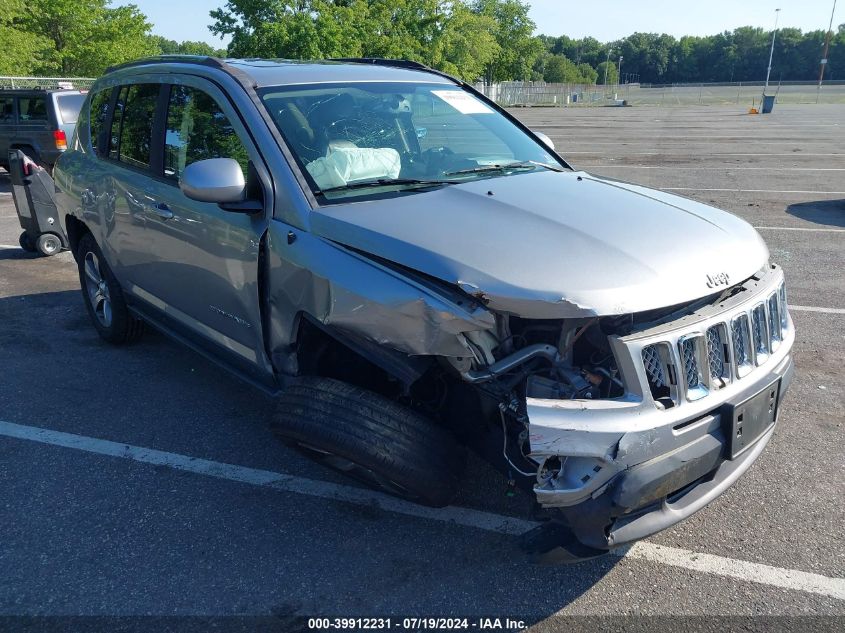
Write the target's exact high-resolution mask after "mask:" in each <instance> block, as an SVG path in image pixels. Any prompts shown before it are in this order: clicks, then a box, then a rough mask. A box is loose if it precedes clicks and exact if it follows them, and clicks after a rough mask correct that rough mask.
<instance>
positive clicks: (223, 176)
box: [179, 158, 246, 204]
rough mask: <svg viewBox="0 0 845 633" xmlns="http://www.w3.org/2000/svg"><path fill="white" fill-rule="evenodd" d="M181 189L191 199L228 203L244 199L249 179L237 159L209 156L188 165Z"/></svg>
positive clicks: (180, 185)
mask: <svg viewBox="0 0 845 633" xmlns="http://www.w3.org/2000/svg"><path fill="white" fill-rule="evenodd" d="M179 188H180V189H181V190H182V193H184V194H185V195H186V196H188V197H189V198H191V199H192V200H198V201H199V202H216V203H217V204H225V203H231V202H241V201H243V199H244V197H245V195H246V180H245V179H244V172H243V170H242V169H241V166H240V165H239V164H238V161H236V160H234V159H232V158H208V159H206V160H200V161H197V162H195V163H191V164H190V165H188V166H187V167H185V170H184V171H183V172H182V178H181V179H180V180H179Z"/></svg>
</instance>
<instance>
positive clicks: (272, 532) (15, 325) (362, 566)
mask: <svg viewBox="0 0 845 633" xmlns="http://www.w3.org/2000/svg"><path fill="white" fill-rule="evenodd" d="M3 254H4V253H3V252H0V256H2V255H3ZM11 254H12V253H9V255H11ZM15 255H16V256H17V258H18V259H21V260H23V259H25V258H28V257H29V255H26V254H24V253H23V252H22V251H21V252H19V253H15ZM27 267H32V264H31V263H29V262H24V261H21V262H20V264H19V265H18V266H16V268H27ZM32 272H33V273H34V272H35V271H32ZM21 274H22V275H26V274H29V273H25V272H24V271H22V272H21ZM22 279H25V276H22ZM64 283H67V281H65V282H64ZM65 287H67V285H66V286H65ZM21 290H23V288H21ZM0 323H3V327H2V328H0V366H2V367H3V373H4V379H3V380H2V381H0V420H7V421H11V422H16V423H19V424H27V425H33V426H43V427H46V428H51V429H55V430H60V431H65V432H70V433H76V434H79V435H83V436H89V437H95V438H101V439H110V440H112V441H120V442H125V443H127V444H134V445H138V446H145V447H148V448H155V449H159V450H165V451H170V452H174V453H180V454H186V455H192V456H197V457H203V458H206V459H212V460H215V461H220V462H224V463H232V464H238V465H242V466H248V467H253V468H262V469H268V470H273V471H274V472H282V473H288V474H291V475H295V476H299V477H306V478H309V479H320V480H323V479H325V480H327V481H337V482H338V483H343V484H345V485H354V484H351V483H350V482H349V481H348V480H346V479H342V478H334V477H335V476H334V475H333V474H331V473H329V472H328V471H324V470H322V469H319V468H317V467H315V466H313V465H312V464H311V462H308V461H305V460H303V459H301V458H299V457H298V456H297V455H295V454H293V453H292V452H291V451H289V450H288V449H287V448H285V447H284V446H282V445H281V444H280V443H277V442H275V441H274V439H273V438H272V437H271V435H270V433H269V431H268V430H267V419H266V418H267V415H266V411H267V410H269V409H270V407H271V406H272V404H273V403H272V400H271V399H269V398H267V397H264V396H262V395H261V394H260V393H258V392H256V391H254V390H252V389H250V388H249V387H245V386H243V385H241V384H240V383H239V382H238V381H237V380H235V379H233V378H231V377H230V376H229V375H228V374H226V373H225V372H223V371H222V370H220V369H218V368H217V367H215V366H214V365H212V364H210V363H208V362H207V361H205V360H204V359H202V358H200V357H198V356H197V355H196V354H194V353H193V352H190V351H189V350H186V349H183V348H182V347H181V346H179V345H178V344H176V343H173V342H170V341H169V340H167V339H166V338H165V337H163V336H162V335H160V334H157V333H155V332H151V333H150V334H149V335H147V336H145V337H144V338H143V339H142V340H141V341H140V342H139V343H137V344H133V345H132V346H130V347H128V348H127V347H121V348H118V347H113V346H110V345H107V344H105V343H103V342H102V341H101V340H100V339H99V337H98V336H97V335H96V333H95V332H94V329H93V328H92V327H91V325H90V323H89V322H88V316H87V314H86V312H85V309H84V307H83V304H82V298H81V296H80V293H79V291H78V290H63V291H58V292H51V291H42V292H39V293H36V294H29V295H16V296H7V297H3V298H0ZM35 386H37V388H36V391H37V400H38V405H37V407H36V409H33V400H32V398H33V395H34V393H33V388H34V387H35ZM10 442H11V444H10ZM13 442H15V440H9V439H7V438H2V437H0V455H4V457H3V460H2V461H4V462H5V466H4V465H3V464H0V472H2V471H3V470H4V467H5V473H6V476H5V478H4V480H5V484H4V489H5V492H4V498H5V499H6V503H7V505H6V511H7V512H8V513H9V516H14V517H16V520H15V525H16V527H15V529H14V530H12V531H10V532H8V533H6V534H5V535H4V539H3V543H0V562H2V561H4V560H5V561H6V563H8V566H7V565H3V566H4V567H7V569H14V570H15V571H14V574H13V576H14V578H10V579H8V582H6V583H5V584H0V611H2V606H3V605H7V606H8V605H15V607H14V608H15V612H16V613H33V612H41V613H44V612H45V611H44V609H43V608H41V607H40V606H39V605H44V604H47V603H48V601H49V602H50V603H51V604H54V603H53V602H52V598H53V597H55V598H56V599H57V600H58V602H56V603H55V604H54V608H55V609H57V610H58V612H60V613H61V612H65V613H74V612H76V613H100V614H103V615H107V614H111V615H116V614H122V613H152V614H155V613H159V614H164V613H173V612H179V611H180V610H182V611H184V610H185V609H188V612H195V613H208V614H219V613H224V614H225V613H229V614H238V613H247V614H249V613H251V614H275V615H277V617H280V616H284V617H294V618H296V617H302V616H308V615H325V614H327V613H331V614H334V615H343V616H350V617H352V616H359V617H373V616H382V617H383V616H392V615H396V616H416V617H419V616H424V617H428V616H439V617H444V616H458V615H461V616H472V615H476V616H488V615H493V616H498V617H519V618H520V619H522V620H524V621H525V622H526V625H531V624H536V623H541V622H543V621H544V620H546V619H547V618H549V617H551V616H552V615H554V614H555V613H556V612H558V611H560V610H561V609H563V608H564V607H566V606H567V605H568V604H570V603H571V602H573V601H574V600H576V599H577V598H579V597H580V596H582V595H583V594H584V593H585V592H587V591H589V590H590V589H591V588H592V587H593V586H594V585H595V584H596V583H598V582H599V581H600V580H601V579H602V578H603V577H604V576H605V575H606V574H608V573H609V572H611V570H612V569H613V568H614V566H615V565H616V564H617V563H618V561H619V559H618V558H617V557H615V556H607V557H604V558H600V559H595V560H592V561H588V562H584V563H579V564H577V565H571V566H548V567H544V566H537V565H532V564H531V563H530V562H529V561H528V559H527V557H526V555H525V554H524V553H523V552H522V551H521V549H520V547H519V543H518V539H517V538H516V537H513V536H506V535H502V534H499V533H492V532H486V531H482V530H477V529H472V528H464V527H460V526H455V525H452V524H450V523H446V522H440V521H430V520H426V519H419V518H414V517H406V516H403V515H397V514H394V513H390V512H386V511H383V510H380V509H378V508H375V507H370V506H359V505H351V504H348V503H345V502H339V501H334V500H329V499H321V498H316V497H310V496H301V495H293V494H285V493H280V492H278V491H275V490H272V489H269V488H262V487H255V486H249V485H246V484H241V483H237V482H232V481H229V480H225V479H216V478H210V477H200V476H196V475H189V474H186V473H183V472H179V471H174V470H172V469H167V468H161V467H155V468H152V467H149V466H146V465H143V464H130V463H128V462H124V461H123V460H116V459H115V458H113V457H106V456H102V455H92V454H88V453H85V452H83V451H77V450H68V449H63V448H56V447H50V446H45V445H43V444H39V443H29V442H24V441H20V440H17V442H18V443H17V444H15V443H13ZM472 469H476V470H478V471H479V473H480V474H479V473H476V475H475V476H473V475H468V476H467V482H466V485H467V486H468V487H470V488H471V490H467V491H465V495H463V496H462V498H466V497H470V499H467V504H468V505H471V506H472V507H475V508H478V509H483V510H486V511H488V512H493V513H499V514H501V513H507V512H512V513H514V514H516V513H517V512H518V510H517V509H515V506H512V507H510V509H508V508H507V507H502V506H499V507H497V505H498V504H499V501H497V499H496V495H497V494H498V496H499V497H503V496H504V495H503V493H502V490H503V489H504V486H502V485H496V484H495V483H494V484H493V485H492V486H491V488H490V489H489V490H488V489H486V488H485V487H484V483H483V482H484V481H485V480H486V481H487V482H489V481H490V477H489V476H487V475H485V474H484V471H482V470H481V469H480V467H477V466H472V465H470V467H469V470H472ZM32 490H37V491H38V494H37V495H34V494H31V491H32ZM496 490H498V493H497V492H496ZM56 508H61V511H60V512H57V511H56ZM116 535H117V536H116ZM39 552H41V554H38V553H39ZM45 552H47V553H46V554H45ZM38 555H41V556H47V557H48V558H49V560H50V573H49V574H46V575H45V574H44V573H43V571H38V570H36V569H34V568H32V566H30V565H27V564H25V561H26V560H31V557H37V556H38ZM80 557H81V558H83V559H84V561H81V560H80ZM140 561H143V562H142V564H141V563H140ZM79 565H83V566H84V568H85V569H86V570H87V571H86V573H85V578H86V580H85V581H84V583H83V585H84V586H80V589H79V592H78V595H75V596H72V595H70V594H68V592H67V587H69V586H74V585H75V584H76V583H79V582H81V581H79V571H78V567H79ZM27 569H30V571H27ZM185 605H192V606H191V607H190V608H188V607H186V606H185ZM49 611H50V610H49V609H48V610H47V612H49Z"/></svg>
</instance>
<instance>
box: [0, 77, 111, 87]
mask: <svg viewBox="0 0 845 633" xmlns="http://www.w3.org/2000/svg"><path fill="white" fill-rule="evenodd" d="M94 81H96V80H95V79H91V78H90V77H0V88H3V89H9V88H12V89H27V88H30V89H41V90H57V89H62V88H64V89H68V90H87V89H88V88H90V87H91V86H92V85H93V84H94Z"/></svg>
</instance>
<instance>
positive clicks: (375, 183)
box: [317, 178, 459, 193]
mask: <svg viewBox="0 0 845 633" xmlns="http://www.w3.org/2000/svg"><path fill="white" fill-rule="evenodd" d="M457 184H459V183H458V181H456V180H426V179H423V178H379V179H378V180H363V181H361V182H350V183H347V184H345V185H339V186H337V187H329V188H328V189H319V190H318V191H317V193H332V192H333V191H350V190H352V189H368V188H370V187H389V186H391V185H404V186H423V187H434V186H437V185H457Z"/></svg>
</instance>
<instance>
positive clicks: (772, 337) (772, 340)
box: [766, 291, 783, 352]
mask: <svg viewBox="0 0 845 633" xmlns="http://www.w3.org/2000/svg"><path fill="white" fill-rule="evenodd" d="M766 309H767V311H768V317H769V347H770V349H771V350H772V351H773V352H774V351H775V350H776V349H777V348H778V347H780V342H781V341H782V340H783V332H781V326H780V306H779V305H778V293H777V291H775V292H773V293H772V294H771V295H770V296H769V299H768V300H767V301H766Z"/></svg>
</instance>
